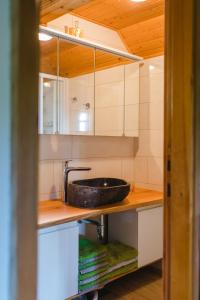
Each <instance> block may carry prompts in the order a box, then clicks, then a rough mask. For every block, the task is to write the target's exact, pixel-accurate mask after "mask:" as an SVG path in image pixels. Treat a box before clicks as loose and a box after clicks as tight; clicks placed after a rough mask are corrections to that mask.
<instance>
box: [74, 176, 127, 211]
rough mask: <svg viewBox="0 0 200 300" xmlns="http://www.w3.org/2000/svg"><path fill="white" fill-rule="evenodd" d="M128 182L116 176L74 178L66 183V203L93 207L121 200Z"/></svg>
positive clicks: (124, 195) (125, 193)
mask: <svg viewBox="0 0 200 300" xmlns="http://www.w3.org/2000/svg"><path fill="white" fill-rule="evenodd" d="M129 191H130V184H129V183H127V182H126V181H124V180H122V179H116V178H93V179H84V180H75V181H73V182H72V183H70V184H69V185H68V203H69V204H70V205H73V206H76V207H85V208H86V207H88V208H94V207H97V206H101V205H106V204H111V203H115V202H119V201H122V200H123V199H124V198H125V197H126V196H127V195H128V193H129Z"/></svg>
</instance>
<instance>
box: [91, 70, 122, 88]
mask: <svg viewBox="0 0 200 300" xmlns="http://www.w3.org/2000/svg"><path fill="white" fill-rule="evenodd" d="M123 80H124V67H123V66H118V67H114V68H109V69H106V70H103V71H98V72H96V73H95V84H96V85H101V84H107V83H111V82H118V81H123Z"/></svg>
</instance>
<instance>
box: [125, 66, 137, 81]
mask: <svg viewBox="0 0 200 300" xmlns="http://www.w3.org/2000/svg"><path fill="white" fill-rule="evenodd" d="M139 65H140V63H137V62H135V63H132V64H127V65H125V78H126V80H127V79H131V80H132V79H134V78H138V76H139Z"/></svg>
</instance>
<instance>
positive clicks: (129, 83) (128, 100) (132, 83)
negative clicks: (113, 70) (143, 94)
mask: <svg viewBox="0 0 200 300" xmlns="http://www.w3.org/2000/svg"><path fill="white" fill-rule="evenodd" d="M139 87H140V86H139V77H136V78H133V79H126V80H125V104H136V103H139V101H140V97H139V92H140V91H139Z"/></svg>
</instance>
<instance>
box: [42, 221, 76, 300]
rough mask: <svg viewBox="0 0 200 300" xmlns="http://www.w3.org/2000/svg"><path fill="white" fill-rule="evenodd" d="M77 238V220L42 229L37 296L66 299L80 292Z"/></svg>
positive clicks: (57, 299)
mask: <svg viewBox="0 0 200 300" xmlns="http://www.w3.org/2000/svg"><path fill="white" fill-rule="evenodd" d="M78 241H79V229H78V225H77V223H76V222H71V223H66V224H62V225H57V226H53V227H49V228H45V229H40V230H39V232H38V287H37V300H64V299H66V298H68V297H71V296H73V295H76V294H77V293H78V255H79V254H78V245H79V244H78Z"/></svg>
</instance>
